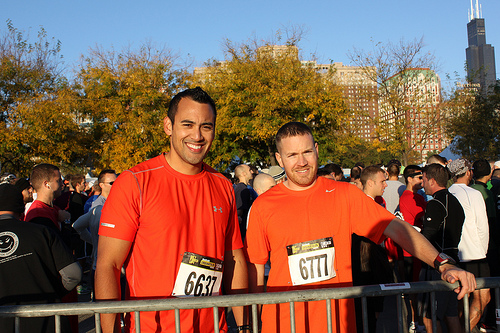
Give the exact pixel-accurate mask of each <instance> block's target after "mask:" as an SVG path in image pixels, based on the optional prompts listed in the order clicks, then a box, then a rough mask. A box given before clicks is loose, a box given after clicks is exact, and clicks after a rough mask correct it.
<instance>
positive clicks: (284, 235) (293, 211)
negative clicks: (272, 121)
mask: <svg viewBox="0 0 500 333" xmlns="http://www.w3.org/2000/svg"><path fill="white" fill-rule="evenodd" d="M276 147H277V150H278V152H277V153H276V159H277V160H278V163H279V164H280V165H281V166H282V167H283V168H284V169H285V171H286V174H287V180H286V181H285V182H283V183H282V184H279V185H277V186H275V187H273V188H272V189H270V190H269V191H267V192H266V193H264V194H263V195H262V196H260V197H258V198H257V199H256V200H255V202H254V205H253V206H252V209H251V211H250V216H249V225H248V231H247V238H246V250H247V258H248V261H249V263H250V264H249V287H250V290H251V291H252V292H262V291H263V290H264V264H265V263H266V262H267V260H268V258H269V257H270V259H271V271H270V273H269V280H268V283H267V291H270V292H275V291H286V290H298V289H313V288H328V287H347V286H351V285H352V276H351V234H352V233H356V234H358V235H362V236H365V237H367V238H369V239H371V240H372V241H374V242H375V243H380V242H381V241H382V240H383V239H384V238H385V237H386V236H388V237H391V238H392V239H394V240H395V241H397V242H399V243H400V244H405V246H404V248H405V249H406V250H408V251H409V252H410V253H412V254H413V255H415V256H417V257H418V258H420V259H422V260H424V261H425V262H427V263H428V264H429V265H433V266H435V267H436V269H438V270H439V271H440V272H441V273H442V278H443V280H445V281H448V282H450V283H454V282H455V281H457V280H460V281H461V283H462V287H459V288H457V290H456V292H457V293H459V295H458V297H459V298H462V297H463V296H464V295H465V294H466V293H470V292H471V291H472V290H474V289H475V287H476V282H475V279H474V276H473V275H472V274H470V273H468V272H465V271H464V270H461V269H459V268H457V267H455V266H454V265H450V264H448V263H447V261H446V260H445V259H442V257H441V255H440V254H439V253H438V251H437V250H436V249H435V248H434V247H433V246H432V245H431V244H430V243H429V242H428V241H427V240H426V239H425V238H424V237H423V236H422V235H420V234H419V233H418V232H417V231H415V230H414V229H413V228H412V227H411V226H410V225H409V224H408V223H406V222H404V221H401V220H399V219H397V218H394V215H392V214H391V213H389V212H388V211H387V210H386V209H384V208H383V207H381V206H380V205H378V204H376V203H375V202H374V201H373V200H371V199H370V198H369V197H367V196H366V195H365V194H364V193H363V192H362V191H360V190H359V189H357V188H356V187H355V186H352V185H350V184H347V183H343V182H335V181H332V180H329V179H326V178H324V177H319V178H318V177H317V176H316V172H317V169H318V144H317V143H315V142H314V138H313V136H312V133H311V130H310V129H309V127H308V126H307V125H305V124H302V123H297V122H292V123H288V124H285V125H284V126H283V127H281V128H280V130H279V131H278V133H277V135H276ZM332 316H333V323H334V324H333V332H354V331H355V329H356V328H355V319H354V305H353V302H352V300H347V299H346V300H337V301H334V302H332ZM326 322H327V321H326V304H325V302H324V301H321V302H306V303H298V304H296V305H295V325H296V329H297V332H326V331H327V328H326ZM262 332H266V333H268V332H273V333H277V332H279V333H281V332H290V313H289V306H288V304H278V305H264V308H263V311H262Z"/></svg>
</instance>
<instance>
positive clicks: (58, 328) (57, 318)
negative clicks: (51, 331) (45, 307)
mask: <svg viewBox="0 0 500 333" xmlns="http://www.w3.org/2000/svg"><path fill="white" fill-rule="evenodd" d="M54 320H55V321H56V333H61V316H60V315H55V316H54Z"/></svg>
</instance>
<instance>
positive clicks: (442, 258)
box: [434, 252, 457, 272]
mask: <svg viewBox="0 0 500 333" xmlns="http://www.w3.org/2000/svg"><path fill="white" fill-rule="evenodd" d="M444 264H451V265H456V264H457V262H456V261H455V260H453V258H452V257H450V256H449V255H447V254H446V253H443V252H441V253H440V254H438V255H437V257H436V259H434V268H435V269H436V270H437V271H438V272H439V267H441V266H442V265H444Z"/></svg>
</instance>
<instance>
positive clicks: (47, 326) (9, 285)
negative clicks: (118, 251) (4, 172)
mask: <svg viewBox="0 0 500 333" xmlns="http://www.w3.org/2000/svg"><path fill="white" fill-rule="evenodd" d="M23 213H24V202H23V196H22V194H21V192H20V191H19V190H18V189H17V188H16V187H15V186H13V185H10V184H2V185H0V241H1V242H0V244H2V251H1V254H2V255H1V258H2V260H1V262H0V276H1V280H2V286H1V288H0V305H24V304H49V303H58V302H60V301H61V298H62V297H63V296H64V295H65V294H66V293H67V292H68V291H69V290H72V289H73V288H74V287H75V286H76V285H77V284H78V282H79V281H80V279H81V275H82V271H81V269H80V266H79V265H78V263H76V262H75V260H74V258H73V255H72V254H71V252H70V251H69V250H68V248H67V247H66V246H65V245H64V243H63V242H62V240H61V238H60V237H59V236H58V235H57V234H56V233H55V232H53V231H52V230H51V229H49V228H46V227H44V226H41V225H37V224H33V223H24V222H21V221H19V217H20V215H21V214H23ZM7 244H8V245H9V247H6V245H7ZM60 319H61V321H60V323H61V326H60V327H59V328H60V329H61V332H63V333H66V332H71V328H70V325H69V322H68V318H67V317H65V316H62V317H61V318H60ZM19 321H20V323H19V324H20V326H19V331H20V332H30V333H31V332H37V333H49V332H50V333H52V332H54V331H55V327H56V325H55V320H54V317H33V318H19ZM0 327H1V328H2V332H14V318H13V317H10V318H7V317H0Z"/></svg>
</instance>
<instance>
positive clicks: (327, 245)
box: [286, 237, 336, 286]
mask: <svg viewBox="0 0 500 333" xmlns="http://www.w3.org/2000/svg"><path fill="white" fill-rule="evenodd" d="M286 249H287V252H288V268H289V270H290V277H291V278H292V283H293V285H294V286H298V285H301V284H309V283H313V282H319V281H325V280H329V279H331V278H334V277H335V276H336V273H335V267H334V265H333V263H334V258H335V247H334V246H333V238H332V237H327V238H321V239H316V240H312V241H308V242H302V243H296V244H292V245H288V246H287V247H286Z"/></svg>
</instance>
